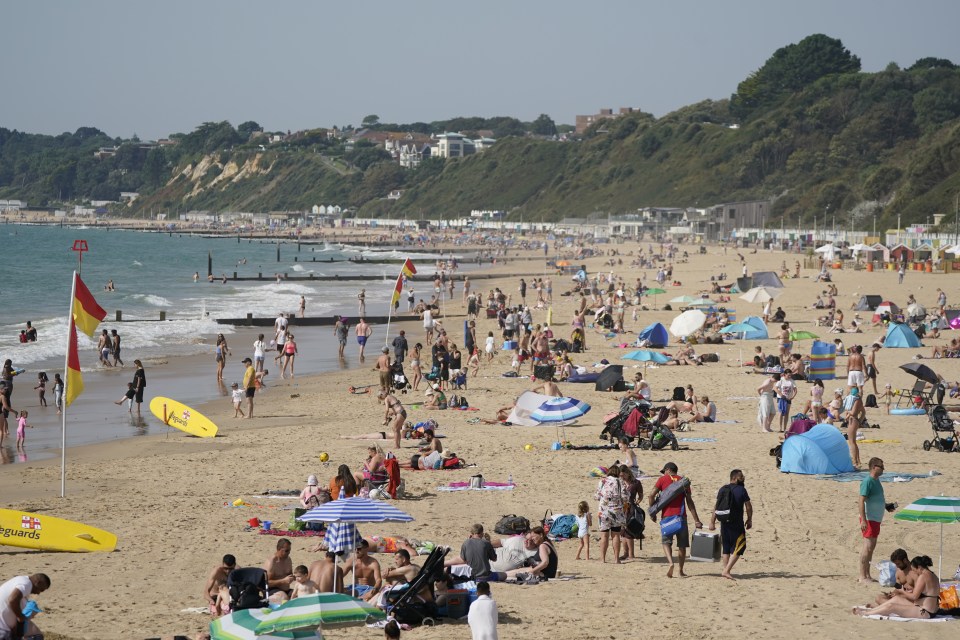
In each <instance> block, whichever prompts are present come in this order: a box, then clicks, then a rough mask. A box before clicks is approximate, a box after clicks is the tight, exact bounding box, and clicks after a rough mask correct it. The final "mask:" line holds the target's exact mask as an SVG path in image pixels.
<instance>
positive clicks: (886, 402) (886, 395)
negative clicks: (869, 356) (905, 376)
mask: <svg viewBox="0 0 960 640" xmlns="http://www.w3.org/2000/svg"><path fill="white" fill-rule="evenodd" d="M877 402H882V403H883V406H884V407H885V408H886V412H887V415H890V405H891V404H892V403H893V388H892V387H891V385H890V383H889V382H888V383H887V384H885V385H883V393H881V394H880V397H878V398H877Z"/></svg>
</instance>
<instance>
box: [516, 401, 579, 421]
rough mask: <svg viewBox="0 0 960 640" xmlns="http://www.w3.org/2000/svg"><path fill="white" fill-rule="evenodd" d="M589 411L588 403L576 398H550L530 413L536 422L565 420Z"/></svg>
mask: <svg viewBox="0 0 960 640" xmlns="http://www.w3.org/2000/svg"><path fill="white" fill-rule="evenodd" d="M588 411H590V405H589V404H587V403H586V402H584V401H582V400H577V399H576V398H550V399H549V400H547V401H546V402H544V403H543V404H541V405H540V406H539V407H537V408H536V409H534V410H533V411H532V412H531V413H530V419H531V420H536V421H537V422H565V421H567V420H573V419H574V418H579V417H580V416H582V415H583V414H585V413H586V412H588Z"/></svg>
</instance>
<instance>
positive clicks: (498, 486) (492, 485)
mask: <svg viewBox="0 0 960 640" xmlns="http://www.w3.org/2000/svg"><path fill="white" fill-rule="evenodd" d="M514 487H516V485H515V484H514V483H512V482H488V481H487V480H484V481H483V486H482V487H479V488H472V487H471V486H470V483H469V482H451V483H450V484H448V485H446V486H444V487H437V491H512V490H513V488H514Z"/></svg>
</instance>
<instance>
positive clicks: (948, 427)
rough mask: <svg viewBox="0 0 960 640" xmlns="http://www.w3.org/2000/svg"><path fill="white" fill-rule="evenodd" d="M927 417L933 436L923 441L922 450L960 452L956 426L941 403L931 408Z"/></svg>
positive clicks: (959, 440) (959, 435)
mask: <svg viewBox="0 0 960 640" xmlns="http://www.w3.org/2000/svg"><path fill="white" fill-rule="evenodd" d="M927 419H928V420H930V426H931V427H932V428H933V438H932V439H930V440H924V441H923V450H924V451H930V449H936V450H937V451H957V452H960V434H958V433H957V426H956V425H955V424H954V423H953V418H951V417H950V414H948V413H947V410H946V409H944V408H943V405H942V404H938V405H937V406H935V407H934V408H933V409H931V410H930V413H928V414H927Z"/></svg>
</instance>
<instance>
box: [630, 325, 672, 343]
mask: <svg viewBox="0 0 960 640" xmlns="http://www.w3.org/2000/svg"><path fill="white" fill-rule="evenodd" d="M644 340H646V341H647V342H648V343H649V344H648V345H647V346H650V347H653V348H655V349H661V348H663V347H665V346H667V345H668V344H670V334H669V333H667V328H666V327H665V326H663V325H662V324H660V323H659V322H654V323H653V324H651V325H650V326H649V327H646V328H644V330H643V331H641V332H640V335H638V336H637V344H640V342H642V341H644Z"/></svg>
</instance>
